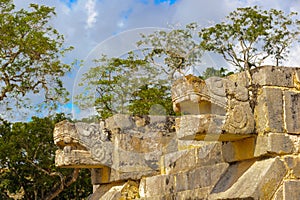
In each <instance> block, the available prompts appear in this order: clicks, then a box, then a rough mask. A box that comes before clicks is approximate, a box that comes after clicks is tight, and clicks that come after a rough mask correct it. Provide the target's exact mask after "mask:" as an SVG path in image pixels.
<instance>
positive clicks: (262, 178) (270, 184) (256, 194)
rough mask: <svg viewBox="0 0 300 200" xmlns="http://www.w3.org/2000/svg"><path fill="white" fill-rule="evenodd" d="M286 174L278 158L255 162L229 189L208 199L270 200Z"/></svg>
mask: <svg viewBox="0 0 300 200" xmlns="http://www.w3.org/2000/svg"><path fill="white" fill-rule="evenodd" d="M286 172H287V169H286V167H285V165H284V163H283V162H282V161H281V160H280V159H279V158H269V159H266V160H261V161H257V162H255V163H254V164H253V165H252V166H251V167H250V168H249V169H248V170H247V171H246V172H245V173H244V174H243V175H242V176H241V177H240V178H239V179H238V180H237V181H236V182H235V183H234V184H233V185H232V186H231V187H230V188H229V189H227V190H226V191H224V192H220V193H213V194H211V196H210V199H271V197H272V196H273V195H274V193H275V191H276V190H277V188H278V186H279V185H280V183H281V181H282V179H283V178H284V176H285V174H286Z"/></svg>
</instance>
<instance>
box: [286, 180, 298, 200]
mask: <svg viewBox="0 0 300 200" xmlns="http://www.w3.org/2000/svg"><path fill="white" fill-rule="evenodd" d="M299 188H300V180H287V181H284V183H283V199H285V200H288V199H291V200H296V199H299V198H300V190H299Z"/></svg>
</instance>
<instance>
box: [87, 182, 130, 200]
mask: <svg viewBox="0 0 300 200" xmlns="http://www.w3.org/2000/svg"><path fill="white" fill-rule="evenodd" d="M124 185H125V182H114V183H109V184H103V185H97V187H96V189H95V191H94V192H93V194H92V195H90V196H89V197H88V198H87V199H88V200H107V199H116V198H118V197H120V192H118V191H120V189H118V190H117V191H116V189H115V188H114V187H119V188H122V187H123V186H124ZM112 188H114V189H112ZM114 197H116V198H114Z"/></svg>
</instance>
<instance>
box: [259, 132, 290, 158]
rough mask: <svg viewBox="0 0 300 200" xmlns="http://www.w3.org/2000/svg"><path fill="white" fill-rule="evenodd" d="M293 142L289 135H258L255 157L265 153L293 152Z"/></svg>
mask: <svg viewBox="0 0 300 200" xmlns="http://www.w3.org/2000/svg"><path fill="white" fill-rule="evenodd" d="M293 147H294V146H293V142H292V140H291V139H290V137H289V135H285V134H282V133H269V134H267V135H262V136H258V137H257V140H256V148H255V152H254V156H255V157H259V156H263V155H267V154H277V155H279V154H289V153H292V152H293Z"/></svg>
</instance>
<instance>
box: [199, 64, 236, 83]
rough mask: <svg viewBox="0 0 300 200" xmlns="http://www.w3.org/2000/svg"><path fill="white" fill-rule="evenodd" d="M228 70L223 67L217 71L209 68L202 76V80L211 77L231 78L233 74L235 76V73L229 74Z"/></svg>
mask: <svg viewBox="0 0 300 200" xmlns="http://www.w3.org/2000/svg"><path fill="white" fill-rule="evenodd" d="M227 71H228V70H227V69H225V68H223V67H221V68H220V69H215V68H213V67H208V68H207V69H206V70H205V71H204V72H203V74H202V76H200V78H202V79H204V80H205V79H207V78H209V77H213V76H217V77H226V76H229V75H231V74H233V72H227Z"/></svg>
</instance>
